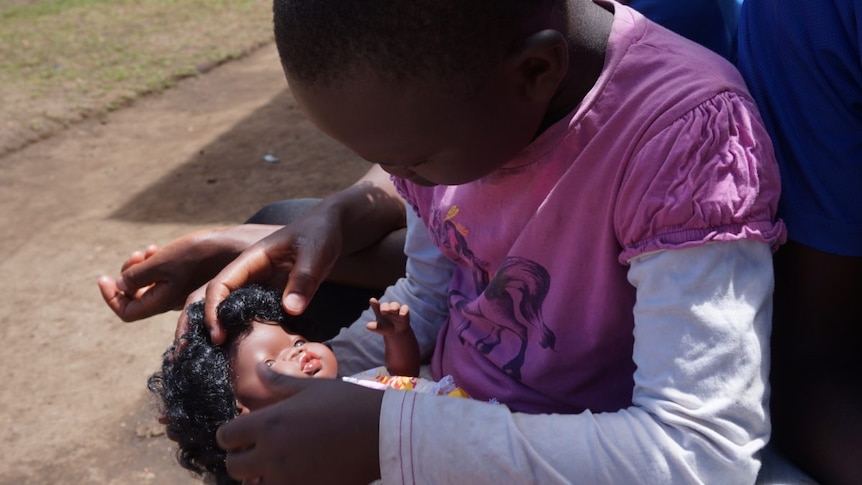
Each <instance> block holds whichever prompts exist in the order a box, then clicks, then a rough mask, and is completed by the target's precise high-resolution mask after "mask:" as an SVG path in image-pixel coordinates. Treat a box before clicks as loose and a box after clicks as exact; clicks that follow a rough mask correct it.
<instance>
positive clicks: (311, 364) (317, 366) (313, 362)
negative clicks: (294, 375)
mask: <svg viewBox="0 0 862 485" xmlns="http://www.w3.org/2000/svg"><path fill="white" fill-rule="evenodd" d="M322 368H323V364H321V362H320V359H318V358H317V357H314V356H310V355H306V356H305V357H304V358H303V359H302V372H303V373H304V374H306V375H307V376H309V377H314V375H315V374H317V373H318V372H320V370H321V369H322Z"/></svg>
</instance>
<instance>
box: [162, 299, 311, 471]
mask: <svg viewBox="0 0 862 485" xmlns="http://www.w3.org/2000/svg"><path fill="white" fill-rule="evenodd" d="M280 297H281V293H280V292H278V291H276V290H272V289H268V288H264V287H261V286H257V285H251V286H247V287H243V288H240V289H238V290H235V291H233V292H232V293H231V294H230V295H229V296H228V297H227V298H226V299H225V300H224V301H223V302H222V303H221V304H220V305H219V308H218V317H219V322H220V323H221V324H222V325H223V326H224V329H225V332H226V334H227V340H226V342H225V344H224V346H222V347H219V346H217V345H214V344H213V343H212V340H211V339H210V335H209V331H208V330H207V327H206V325H205V324H204V302H203V301H199V302H195V303H192V304H191V305H189V307H188V308H187V310H186V313H187V315H188V317H189V330H188V332H187V333H186V334H184V335H183V336H181V337H180V338H179V340H178V341H177V342H175V343H174V345H171V346H170V347H169V348H168V349H167V350H166V351H165V353H164V354H163V356H162V368H161V370H160V371H159V372H156V373H154V374H153V375H152V376H150V378H149V380H148V381H147V387H148V388H149V390H150V391H151V392H153V393H154V394H156V395H157V396H158V397H159V398H160V407H161V409H160V412H161V415H162V417H163V419H164V420H165V421H166V428H167V429H166V431H167V434H168V436H169V437H171V439H173V440H174V441H176V442H177V445H178V449H177V461H179V463H180V465H182V466H183V468H186V469H188V470H191V471H193V472H195V473H197V474H198V475H208V478H210V479H212V480H214V482H215V483H216V484H218V485H234V484H236V485H238V484H239V483H240V482H238V481H236V480H234V479H232V478H231V477H230V476H229V475H228V474H227V468H226V466H225V458H226V457H227V453H226V452H225V451H224V450H222V449H221V448H219V446H218V444H217V443H216V439H215V435H216V430H218V427H219V426H221V425H222V424H224V423H226V422H228V421H229V420H231V419H233V418H235V417H236V415H237V410H236V396H235V394H234V391H233V386H232V385H231V369H230V360H229V358H228V353H227V351H228V349H229V348H230V346H231V345H233V344H235V343H236V342H237V341H238V340H239V339H241V338H243V337H244V336H246V335H248V333H249V332H251V329H252V322H254V321H271V322H276V323H278V324H279V325H281V326H282V327H284V328H285V329H286V330H287V331H288V332H290V333H301V332H300V331H299V330H301V329H298V328H295V327H296V326H297V325H296V324H297V320H296V319H292V318H291V317H290V316H289V315H288V314H287V313H286V312H285V311H284V309H283V308H282V306H281V299H280Z"/></svg>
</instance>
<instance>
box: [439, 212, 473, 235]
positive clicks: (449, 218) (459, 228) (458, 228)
mask: <svg viewBox="0 0 862 485" xmlns="http://www.w3.org/2000/svg"><path fill="white" fill-rule="evenodd" d="M459 212H461V209H459V208H458V206H457V205H453V206H452V207H450V208H449V211H448V212H446V217H444V218H443V220H444V221H448V222H451V223H452V225H453V226H455V230H456V231H458V234H460V235H462V236H464V237H467V235H468V234H470V230H469V229H467V228H466V227H464V226H463V225H461V223H460V222H458V221H456V220H454V219H455V216H457V215H458V213H459Z"/></svg>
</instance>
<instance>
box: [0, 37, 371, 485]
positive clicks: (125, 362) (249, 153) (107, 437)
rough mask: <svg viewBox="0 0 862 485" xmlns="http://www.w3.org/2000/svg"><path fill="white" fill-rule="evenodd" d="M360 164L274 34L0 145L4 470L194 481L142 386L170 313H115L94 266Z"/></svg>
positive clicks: (57, 476) (167, 333) (38, 479)
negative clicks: (165, 83)
mask: <svg viewBox="0 0 862 485" xmlns="http://www.w3.org/2000/svg"><path fill="white" fill-rule="evenodd" d="M265 155H273V156H275V157H277V159H278V160H279V161H278V162H276V163H268V162H266V161H264V156H265ZM366 169H367V165H366V164H365V163H364V162H362V161H360V160H357V159H356V158H354V157H352V156H351V155H350V154H349V153H348V152H347V151H346V150H344V149H343V148H340V147H338V146H337V145H335V144H334V143H333V142H331V141H330V140H328V139H326V138H325V137H323V136H322V135H320V134H318V133H317V132H316V131H315V130H314V128H313V127H312V126H311V125H310V123H309V122H308V121H306V120H305V119H304V117H303V116H302V114H301V113H300V112H299V110H298V109H297V108H296V105H295V103H294V102H293V100H292V98H291V96H290V93H289V91H288V90H287V85H286V83H285V81H284V79H283V77H282V74H281V70H280V66H279V63H278V59H277V55H276V53H275V49H274V48H273V46H272V45H267V46H265V47H263V48H261V49H259V50H257V51H255V52H253V53H252V54H250V55H249V56H248V57H246V58H243V59H241V60H238V61H233V62H230V63H228V64H225V65H222V66H220V67H218V68H216V69H214V70H212V71H211V72H209V73H208V74H206V75H204V76H200V77H197V78H193V79H189V80H186V81H183V82H182V83H180V84H179V85H178V86H177V87H175V88H173V89H171V90H169V91H167V92H165V93H162V94H160V95H155V96H150V97H147V98H145V99H142V100H140V101H138V102H136V103H134V104H133V105H132V106H130V107H128V108H125V109H123V110H120V111H116V112H113V113H111V114H110V115H109V116H108V117H106V118H105V119H102V120H89V121H85V122H82V123H79V124H76V125H73V126H71V127H70V128H68V129H67V130H65V131H63V132H61V133H59V134H57V135H55V136H53V137H50V138H48V139H46V140H43V141H40V142H38V143H35V144H33V145H30V146H28V147H26V148H25V149H23V150H20V151H18V152H15V153H11V154H8V155H6V156H5V157H3V158H0V275H2V278H0V337H2V342H3V349H2V351H0V381H2V388H0V409H2V411H0V443H2V451H0V484H3V485H6V484H10V485H11V484H16V485H19V484H40V485H42V484H57V485H60V484H75V485H80V484H97V485H101V484H116V485H120V484H123V485H127V484H128V485H134V484H193V483H199V481H198V480H196V479H195V478H193V477H192V476H191V475H190V474H189V473H188V472H186V471H185V470H182V469H181V468H180V467H179V466H178V465H177V464H176V462H175V461H174V457H173V452H174V447H173V444H172V442H170V441H169V440H167V439H166V438H165V437H164V435H162V434H161V429H160V427H159V425H158V424H157V423H156V422H155V408H154V403H153V401H152V399H151V397H150V396H149V393H148V392H147V391H146V388H145V383H146V379H147V376H149V375H150V374H151V373H152V372H153V371H154V370H155V369H156V368H157V366H158V365H159V362H160V358H161V353H162V352H163V351H164V349H165V348H166V347H167V346H168V344H169V343H170V341H171V340H172V337H173V329H174V324H175V322H176V317H177V314H176V313H175V312H171V313H169V314H165V315H161V316H158V317H153V318H150V319H148V320H144V321H141V322H136V323H123V322H121V321H120V320H119V319H117V318H116V317H115V316H114V314H113V313H111V311H110V310H109V309H108V307H107V306H105V305H104V303H103V302H102V299H101V297H100V295H99V291H98V289H97V286H96V278H97V277H98V276H99V275H101V274H111V275H113V274H116V273H117V272H118V271H119V266H120V264H121V263H122V261H123V260H124V259H125V258H126V256H127V255H128V253H129V252H131V251H133V250H135V249H141V248H143V247H144V246H145V245H147V244H150V243H158V244H163V243H167V242H169V241H170V240H172V239H173V238H175V237H177V236H180V235H182V234H185V233H187V232H189V231H191V230H194V229H198V228H204V227H213V226H218V225H225V224H232V223H238V222H241V221H242V220H243V219H244V218H245V217H247V216H248V215H250V214H252V213H253V212H254V211H255V209H257V208H258V207H260V206H262V205H263V204H265V203H267V202H270V201H274V200H278V199H283V198H291V197H315V196H322V195H325V194H327V193H330V192H332V191H334V190H337V189H339V188H341V187H344V186H346V185H347V184H349V183H350V182H351V181H353V180H355V179H356V178H358V177H359V175H361V174H362V173H363V172H364V171H365V170H366Z"/></svg>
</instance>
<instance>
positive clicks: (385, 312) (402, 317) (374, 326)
mask: <svg viewBox="0 0 862 485" xmlns="http://www.w3.org/2000/svg"><path fill="white" fill-rule="evenodd" d="M368 303H369V304H370V305H371V309H372V310H374V316H376V317H377V320H376V321H374V322H368V323H367V324H366V325H365V328H367V329H368V330H371V331H372V332H375V333H379V334H380V335H384V336H392V335H396V334H399V333H404V332H407V331H410V308H408V307H407V305H401V304H400V303H398V302H397V301H392V302H386V303H380V302H379V301H378V300H377V298H372V299H371V300H369V302H368Z"/></svg>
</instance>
